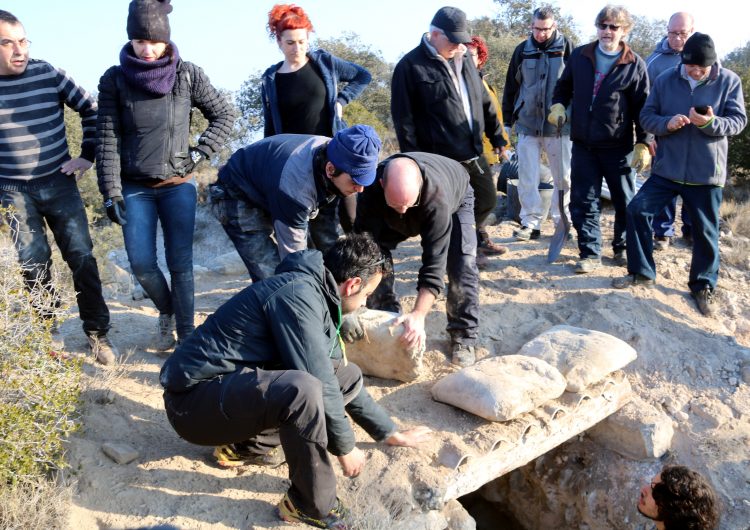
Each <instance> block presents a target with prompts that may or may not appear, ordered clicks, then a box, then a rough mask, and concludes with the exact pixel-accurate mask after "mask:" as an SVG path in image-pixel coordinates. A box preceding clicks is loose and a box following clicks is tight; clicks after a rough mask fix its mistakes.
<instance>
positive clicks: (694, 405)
mask: <svg viewBox="0 0 750 530" xmlns="http://www.w3.org/2000/svg"><path fill="white" fill-rule="evenodd" d="M690 410H692V411H693V413H694V414H695V415H696V416H698V417H700V418H703V419H704V420H706V421H707V422H708V424H709V426H710V427H711V428H713V429H717V428H719V427H721V426H722V425H724V424H725V423H726V422H727V421H728V420H729V419H731V418H732V417H733V414H732V409H730V408H729V407H728V406H727V405H725V404H724V403H722V402H721V401H718V400H714V399H709V398H706V397H702V398H698V399H696V400H695V401H693V402H691V403H690Z"/></svg>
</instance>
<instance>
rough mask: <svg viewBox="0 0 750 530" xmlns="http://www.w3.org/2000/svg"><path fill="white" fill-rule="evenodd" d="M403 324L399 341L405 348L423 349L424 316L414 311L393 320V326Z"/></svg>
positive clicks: (424, 337) (424, 343) (424, 341)
mask: <svg viewBox="0 0 750 530" xmlns="http://www.w3.org/2000/svg"><path fill="white" fill-rule="evenodd" d="M399 324H403V325H404V332H403V334H402V335H401V339H400V340H401V343H402V344H404V345H405V346H406V347H407V348H409V349H411V350H416V351H424V348H425V345H426V343H427V334H426V333H425V330H424V316H423V315H421V314H418V313H415V312H413V311H412V312H411V313H406V314H405V315H401V316H400V317H398V318H397V319H396V322H394V325H395V326H398V325H399Z"/></svg>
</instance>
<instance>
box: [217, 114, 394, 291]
mask: <svg viewBox="0 0 750 530" xmlns="http://www.w3.org/2000/svg"><path fill="white" fill-rule="evenodd" d="M380 148H381V142H380V138H378V135H377V133H376V132H375V129H373V128H372V127H370V126H368V125H355V126H353V127H349V128H347V129H342V130H341V131H339V132H337V133H336V134H335V135H334V137H333V138H332V139H331V138H328V137H325V136H314V135H306V134H277V135H276V136H269V137H268V138H265V139H263V140H260V141H259V142H255V143H254V144H252V145H249V146H247V147H245V148H243V149H240V150H239V151H237V152H236V153H234V154H233V155H232V157H231V158H230V159H229V162H227V165H226V166H224V167H222V168H221V169H220V170H219V179H218V180H217V182H216V183H215V184H213V185H211V186H210V188H209V193H210V196H211V203H212V211H213V214H214V215H215V216H216V217H217V219H218V220H219V222H220V223H221V224H222V226H223V227H224V231H225V232H226V233H227V235H228V236H229V238H230V239H231V240H232V242H233V243H234V246H235V247H236V248H237V252H238V253H239V255H240V257H241V258H242V261H243V262H244V263H245V266H246V267H247V270H248V272H249V273H250V277H251V278H252V279H253V281H258V280H262V279H264V278H267V277H268V276H271V275H273V274H274V271H275V269H276V266H277V265H278V264H279V263H280V261H281V260H283V259H284V258H285V257H286V255H287V254H290V253H292V252H296V251H298V250H304V249H306V248H307V233H308V228H309V226H308V225H309V221H310V219H313V218H315V217H316V216H317V214H318V209H319V208H320V207H321V206H322V205H324V204H328V203H330V202H331V201H332V200H334V199H335V198H336V197H347V196H349V195H352V194H353V193H357V192H361V191H363V190H364V188H365V186H369V185H370V184H372V183H373V181H374V180H375V170H376V167H377V165H378V156H379V154H380ZM271 234H275V236H276V243H274V241H273V240H272V239H271ZM277 243H278V246H277ZM318 250H320V251H322V252H325V251H326V250H328V249H327V248H319V249H318Z"/></svg>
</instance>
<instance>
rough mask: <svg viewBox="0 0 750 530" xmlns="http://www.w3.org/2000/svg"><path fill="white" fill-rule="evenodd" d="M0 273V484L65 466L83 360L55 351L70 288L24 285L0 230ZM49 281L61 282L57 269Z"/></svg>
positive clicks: (7, 241) (13, 254) (40, 474)
mask: <svg viewBox="0 0 750 530" xmlns="http://www.w3.org/2000/svg"><path fill="white" fill-rule="evenodd" d="M3 213H7V212H0V214H3ZM0 270H2V271H3V274H2V275H0V488H2V487H3V485H6V484H10V483H17V482H19V481H25V480H27V479H33V478H34V477H39V476H44V475H46V474H47V473H48V472H49V471H51V470H54V469H58V468H62V467H64V465H65V462H64V455H63V449H64V442H65V438H66V437H67V436H68V435H69V434H70V433H71V432H73V431H74V430H75V429H76V428H77V426H78V424H77V421H78V413H77V412H76V407H77V404H78V398H79V395H80V373H81V364H80V361H78V360H63V359H61V358H59V356H58V355H54V352H53V351H52V350H53V347H52V338H51V335H50V328H51V326H52V325H54V323H55V322H56V321H58V320H59V319H60V318H62V315H63V314H64V312H65V310H66V306H67V305H68V301H69V300H70V299H71V295H70V293H69V292H67V291H66V289H65V288H64V287H59V288H58V290H56V292H55V294H54V295H51V294H50V291H49V290H48V289H43V288H39V287H34V288H32V289H31V290H29V289H26V288H25V285H24V280H23V277H22V275H21V270H20V267H19V266H18V264H17V261H16V253H15V250H14V249H13V246H12V243H11V241H9V240H8V237H7V236H5V235H0ZM53 285H56V286H59V285H63V284H62V283H57V282H55V280H54V274H53ZM40 314H47V315H48V318H41V317H40V316H39V315H40Z"/></svg>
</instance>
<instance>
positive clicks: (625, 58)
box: [581, 39, 635, 65]
mask: <svg viewBox="0 0 750 530" xmlns="http://www.w3.org/2000/svg"><path fill="white" fill-rule="evenodd" d="M597 46H599V40H598V39H597V40H595V41H594V42H590V43H588V44H586V45H585V46H584V47H583V50H581V55H583V56H584V57H588V58H589V59H590V60H591V62H592V63H593V64H596V47H597ZM622 46H623V48H622V54H620V57H618V58H617V62H616V63H615V64H616V65H618V64H629V63H634V62H635V52H633V50H632V49H631V48H630V46H628V43H627V42H623V43H622Z"/></svg>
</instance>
